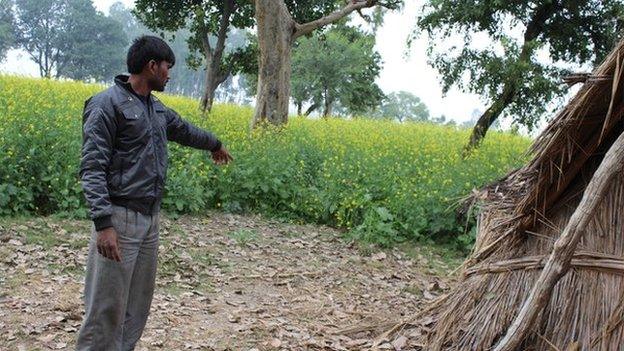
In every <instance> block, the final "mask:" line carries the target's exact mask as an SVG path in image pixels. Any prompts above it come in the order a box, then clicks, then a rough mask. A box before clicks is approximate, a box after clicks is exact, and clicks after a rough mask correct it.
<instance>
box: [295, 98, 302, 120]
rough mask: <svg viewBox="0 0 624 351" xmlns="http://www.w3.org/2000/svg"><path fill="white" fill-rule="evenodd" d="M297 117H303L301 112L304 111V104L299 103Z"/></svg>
mask: <svg viewBox="0 0 624 351" xmlns="http://www.w3.org/2000/svg"><path fill="white" fill-rule="evenodd" d="M296 105H297V116H301V112H302V111H303V102H301V101H297V103H296Z"/></svg>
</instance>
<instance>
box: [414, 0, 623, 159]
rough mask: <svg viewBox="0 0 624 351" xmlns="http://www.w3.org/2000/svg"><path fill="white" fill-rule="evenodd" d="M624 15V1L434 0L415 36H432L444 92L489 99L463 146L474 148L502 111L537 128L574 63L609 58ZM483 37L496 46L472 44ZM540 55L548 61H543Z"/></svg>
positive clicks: (432, 53) (419, 21) (433, 56)
mask: <svg viewBox="0 0 624 351" xmlns="http://www.w3.org/2000/svg"><path fill="white" fill-rule="evenodd" d="M623 14H624V6H623V4H622V1H621V0H620V1H615V0H605V1H589V0H586V1H564V0H541V1H494V0H486V1H473V0H459V1H451V0H441V1H430V2H427V4H426V5H425V7H424V9H423V13H422V15H420V16H419V17H418V19H417V26H416V27H417V29H416V31H415V33H414V35H418V34H419V33H420V32H425V33H427V35H428V37H429V39H430V40H429V45H430V46H429V53H430V59H431V62H432V64H433V66H434V67H435V68H436V69H437V70H438V71H439V72H440V73H441V75H442V83H443V90H444V92H447V91H448V90H449V89H450V88H451V87H452V86H458V87H459V88H460V89H462V90H464V91H467V92H472V93H477V94H481V95H482V96H483V97H484V98H485V99H487V100H488V101H490V105H489V107H488V108H487V110H486V111H485V112H484V113H483V114H482V115H481V116H480V118H479V119H478V121H477V123H476V124H475V126H474V128H473V131H472V135H471V137H470V141H469V143H468V145H467V146H466V151H470V150H471V149H472V148H474V147H475V146H477V145H478V144H479V142H480V141H481V139H482V138H483V137H484V136H485V134H486V132H487V131H488V129H489V128H490V126H491V125H492V123H493V122H494V121H496V120H497V119H498V118H499V117H500V116H501V115H503V113H505V114H506V115H509V116H513V119H514V120H513V122H514V123H518V124H521V125H525V126H527V127H528V128H529V129H531V128H533V127H534V126H535V124H536V122H537V121H538V120H539V119H540V118H541V116H542V115H543V114H544V112H546V106H547V105H548V103H549V102H550V101H551V100H553V99H555V98H557V97H561V96H562V95H563V93H564V90H563V88H562V86H561V85H560V84H559V82H560V79H561V77H562V75H565V74H567V73H568V72H569V71H568V69H570V68H571V67H572V64H577V65H578V64H586V63H591V62H594V63H596V62H600V61H601V60H602V59H603V58H604V57H605V55H606V54H607V53H608V51H609V50H610V49H611V47H612V46H613V45H614V43H615V42H616V41H617V39H618V37H619V33H620V30H621V28H622V22H621V19H622V15H623ZM513 28H521V29H522V31H523V33H522V36H521V38H514V36H513V35H512V34H510V33H512V32H513V31H512V29H513ZM484 34H485V35H487V37H488V40H489V42H490V43H491V44H490V45H488V46H487V47H485V48H479V47H476V45H473V43H474V42H475V37H476V36H477V35H484ZM456 36H461V38H463V43H461V45H458V46H452V47H450V48H449V45H440V43H444V42H448V41H451V42H452V41H453V40H454V39H455V38H454V37H456ZM412 39H413V37H412ZM539 53H544V54H547V55H548V56H549V61H550V62H544V60H540V59H538V58H537V56H538V54H539ZM555 62H558V63H567V67H566V68H561V65H554V64H553V63H555ZM466 75H467V76H468V79H464V78H465V77H466Z"/></svg>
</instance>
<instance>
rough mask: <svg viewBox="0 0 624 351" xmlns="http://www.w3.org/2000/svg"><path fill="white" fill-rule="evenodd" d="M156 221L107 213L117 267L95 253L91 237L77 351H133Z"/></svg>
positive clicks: (148, 285) (151, 275)
mask: <svg viewBox="0 0 624 351" xmlns="http://www.w3.org/2000/svg"><path fill="white" fill-rule="evenodd" d="M158 219H159V215H158V214H154V215H144V214H141V213H139V212H136V211H133V210H131V209H127V208H125V207H120V206H114V207H113V218H112V220H113V227H114V228H115V230H116V231H117V235H118V237H119V245H120V247H121V259H122V262H115V261H113V260H109V259H108V258H106V257H104V256H102V255H101V254H99V253H98V251H97V247H96V239H97V233H96V232H95V229H93V230H92V233H91V242H90V244H89V258H88V260H87V273H86V277H85V290H84V299H85V316H84V320H83V322H82V327H81V328H80V332H79V334H78V341H77V345H76V349H77V350H80V351H82V350H106V351H109V350H110V351H120V350H123V351H126V350H133V349H134V347H135V345H136V343H137V342H138V341H139V338H141V334H142V333H143V328H144V327H145V323H146V322H147V316H148V314H149V309H150V305H151V303H152V295H153V293H154V284H155V280H156V263H157V258H158Z"/></svg>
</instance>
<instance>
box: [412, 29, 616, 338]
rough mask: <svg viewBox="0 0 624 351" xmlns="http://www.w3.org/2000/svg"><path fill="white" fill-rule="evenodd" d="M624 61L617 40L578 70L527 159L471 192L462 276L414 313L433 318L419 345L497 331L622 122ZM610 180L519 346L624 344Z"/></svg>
mask: <svg viewBox="0 0 624 351" xmlns="http://www.w3.org/2000/svg"><path fill="white" fill-rule="evenodd" d="M623 66H624V41H623V42H620V43H619V44H618V46H617V47H616V48H615V49H614V50H613V52H612V53H611V54H610V55H609V56H608V57H607V59H606V60H605V61H604V62H603V63H602V64H601V65H600V67H598V68H597V69H596V70H595V71H594V72H593V73H592V75H589V76H587V77H584V78H586V80H585V84H584V85H583V87H582V88H581V89H580V91H579V92H578V93H577V94H576V96H575V97H574V98H573V99H572V100H571V101H570V103H569V104H568V105H567V106H566V107H565V108H563V109H562V110H561V111H560V112H559V113H558V114H557V116H556V117H555V118H554V119H553V120H552V122H551V123H550V125H549V126H548V127H547V129H546V130H544V132H543V133H542V134H541V135H540V136H539V137H538V138H537V140H536V141H535V143H534V144H533V146H532V148H531V150H530V152H531V154H532V155H534V156H533V159H532V160H531V161H530V162H529V163H528V164H527V165H526V166H524V167H523V168H521V169H519V170H517V171H514V172H512V173H510V174H509V175H508V176H507V177H505V178H504V179H502V180H500V181H499V182H497V183H496V184H492V185H490V186H488V187H486V188H485V189H483V190H482V191H481V192H479V194H478V196H477V197H478V198H479V200H480V201H481V202H482V203H483V205H482V212H481V215H480V217H479V223H478V234H477V242H476V245H475V249H474V252H473V254H472V255H471V257H470V258H469V259H468V260H466V262H464V265H463V266H462V271H463V279H462V281H461V282H460V283H459V284H458V285H457V287H455V288H454V289H453V290H452V291H451V292H450V293H449V294H447V295H445V296H443V297H441V298H440V299H439V300H437V301H436V302H435V303H434V304H432V305H431V306H430V308H429V309H428V310H426V311H425V312H423V313H421V314H419V317H421V316H422V315H423V314H428V315H429V316H432V317H433V319H434V321H435V322H434V325H433V329H432V332H431V333H430V334H429V335H428V339H427V348H426V349H427V350H486V349H489V348H490V347H492V346H494V344H495V343H496V342H497V340H499V338H501V337H502V336H503V335H504V334H505V331H506V330H507V328H508V327H509V325H510V323H511V322H512V321H513V319H514V317H515V316H516V314H517V312H518V309H519V308H520V307H521V306H522V303H523V302H524V301H525V300H526V298H527V296H528V294H529V292H530V290H531V289H532V287H533V283H534V282H535V280H536V279H537V277H538V276H539V273H540V269H541V268H542V267H543V265H544V262H545V261H546V258H547V256H548V254H549V253H550V252H551V251H552V247H553V243H554V241H555V240H556V239H557V238H558V237H559V235H560V234H561V231H562V229H563V228H564V227H565V226H566V224H567V222H568V220H569V218H570V215H571V214H572V212H574V210H575V209H576V205H577V204H578V202H579V200H580V198H581V196H582V194H583V191H584V189H585V186H586V185H587V183H588V182H589V180H590V179H591V177H592V175H593V173H594V171H595V170H596V168H597V166H598V165H599V164H600V161H601V160H602V158H603V156H604V153H605V152H606V150H608V148H609V147H610V145H611V144H612V143H613V141H614V140H615V138H617V137H618V136H619V135H620V134H621V133H622V131H623V130H624V124H623V123H622V116H623V115H624V103H623V93H624V91H623V89H622V85H623V84H622V75H623V74H624V67H623ZM610 189H611V190H610V192H609V195H607V197H606V198H605V199H604V200H603V201H602V204H601V205H600V208H599V210H598V214H597V216H596V217H595V218H594V219H592V221H591V223H590V225H589V229H588V230H587V231H586V233H585V234H584V236H583V238H582V239H581V242H580V243H579V246H578V248H577V251H576V253H575V255H574V257H573V259H572V269H571V270H570V271H569V272H568V274H566V275H565V276H564V277H563V278H562V279H561V280H560V281H559V283H558V284H557V285H556V286H555V289H554V291H553V294H552V296H551V299H550V302H549V304H548V306H547V307H546V308H545V309H544V310H543V311H542V313H541V315H540V318H539V319H538V323H536V325H535V328H534V331H533V333H532V334H531V335H530V336H529V337H528V338H527V339H526V340H525V343H524V345H523V348H522V349H529V350H533V349H534V350H547V349H567V348H568V347H578V348H579V349H583V350H594V349H595V350H617V349H620V348H621V347H622V346H621V345H624V323H621V322H622V319H623V318H624V294H623V292H624V238H623V237H622V234H623V233H624V217H623V216H622V212H623V211H622V210H624V181H622V180H620V179H618V180H616V181H615V182H613V184H611V188H610ZM415 323H416V322H415ZM553 346H554V347H556V348H552V347H553ZM575 349H576V348H575Z"/></svg>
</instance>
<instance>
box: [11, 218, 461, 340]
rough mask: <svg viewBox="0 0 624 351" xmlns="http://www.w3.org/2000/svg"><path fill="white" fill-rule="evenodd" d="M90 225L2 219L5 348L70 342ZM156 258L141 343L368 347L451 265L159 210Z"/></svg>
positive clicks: (258, 224) (279, 226) (440, 287)
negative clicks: (164, 215) (154, 284)
mask: <svg viewBox="0 0 624 351" xmlns="http://www.w3.org/2000/svg"><path fill="white" fill-rule="evenodd" d="M89 226H90V224H89V222H87V221H69V220H59V219H53V218H37V219H22V220H15V219H11V220H3V221H2V222H0V345H2V346H0V349H2V350H49V349H58V350H72V349H73V344H74V340H75V337H76V332H77V329H78V328H79V327H80V323H81V318H82V313H83V305H82V300H81V298H82V297H81V296H82V284H83V277H84V275H83V274H84V273H83V270H84V265H85V260H86V253H87V244H88V242H87V240H88V236H89V234H88V233H89ZM159 260H160V262H159V273H158V277H157V290H156V293H155V295H154V302H153V305H152V313H151V315H150V319H149V321H148V325H147V327H146V330H145V333H144V335H143V338H142V339H141V342H140V344H139V346H138V347H137V350H254V351H259V350H367V349H370V347H371V344H372V340H373V339H374V338H375V337H376V336H377V335H378V334H379V332H380V331H382V330H384V328H387V325H388V321H397V320H400V319H401V318H402V317H403V316H406V315H407V316H409V315H412V314H414V313H416V312H417V311H419V310H420V309H421V308H422V307H423V306H424V304H425V303H426V302H427V301H429V300H431V299H433V298H435V297H436V296H437V295H439V294H441V293H443V292H444V290H446V289H447V286H448V281H447V280H446V278H438V276H440V275H443V273H444V272H447V271H449V270H450V269H452V267H449V265H450V264H449V263H448V262H446V261H445V260H443V259H442V258H441V257H440V256H439V255H437V254H435V253H432V251H431V250H430V249H429V250H426V249H417V248H416V249H411V250H409V252H408V251H401V250H399V249H394V250H391V251H385V252H383V251H379V250H377V249H371V248H365V249H362V248H361V247H357V246H356V245H354V244H352V243H351V244H350V243H348V242H346V241H344V240H343V239H342V238H341V235H340V233H339V232H337V231H335V230H332V229H329V228H325V227H317V226H309V225H306V226H301V225H292V224H283V223H278V222H274V221H268V220H264V219H262V218H259V217H256V216H237V215H230V214H224V213H212V214H211V215H210V216H209V217H205V218H198V217H181V218H178V219H172V218H164V219H162V221H161V246H160V258H159ZM411 333H414V331H412V332H411ZM406 337H407V338H410V337H411V338H413V337H417V335H406ZM402 339H404V338H399V339H398V340H394V344H392V343H386V344H382V345H381V349H391V350H394V349H397V350H399V349H406V348H409V346H407V345H404V340H402Z"/></svg>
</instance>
